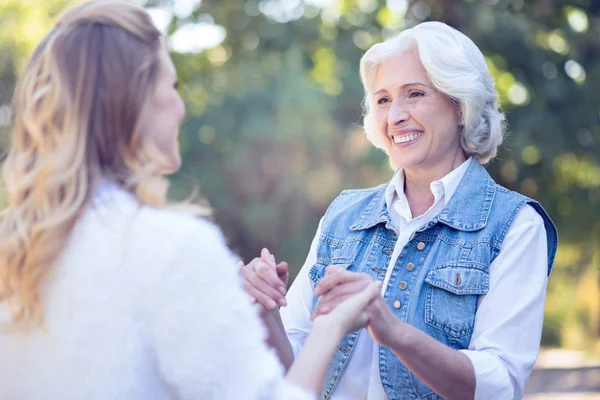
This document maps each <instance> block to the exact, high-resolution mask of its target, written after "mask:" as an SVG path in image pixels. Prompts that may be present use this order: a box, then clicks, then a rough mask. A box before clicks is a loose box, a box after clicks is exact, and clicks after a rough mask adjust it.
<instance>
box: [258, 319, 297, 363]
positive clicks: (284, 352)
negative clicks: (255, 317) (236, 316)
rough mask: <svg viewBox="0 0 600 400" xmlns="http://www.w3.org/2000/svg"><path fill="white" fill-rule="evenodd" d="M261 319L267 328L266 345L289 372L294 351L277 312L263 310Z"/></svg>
mask: <svg viewBox="0 0 600 400" xmlns="http://www.w3.org/2000/svg"><path fill="white" fill-rule="evenodd" d="M261 318H262V320H263V323H264V325H265V327H266V328H267V335H268V336H267V345H268V346H269V347H270V348H272V349H274V350H275V352H276V353H277V357H279V361H280V362H281V364H282V365H283V367H284V368H285V370H286V371H287V370H289V368H290V366H291V365H292V363H293V362H294V351H293V350H292V345H291V344H290V341H289V339H288V337H287V333H286V332H285V327H284V326H283V322H282V321H281V315H280V314H279V310H277V309H274V310H263V311H261Z"/></svg>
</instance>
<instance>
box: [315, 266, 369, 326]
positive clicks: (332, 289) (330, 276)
mask: <svg viewBox="0 0 600 400" xmlns="http://www.w3.org/2000/svg"><path fill="white" fill-rule="evenodd" d="M372 282H373V279H371V277H370V276H369V275H367V274H357V273H354V272H350V271H346V270H345V269H342V268H338V267H327V269H326V271H325V276H324V277H323V278H322V279H321V280H320V281H319V285H318V286H317V287H316V288H315V291H314V295H315V296H321V299H320V300H319V302H318V304H317V307H316V308H315V311H314V313H313V319H314V318H315V317H317V316H318V315H322V314H327V313H328V312H330V311H331V310H333V309H334V308H335V307H337V306H338V305H339V304H341V303H342V302H343V301H344V300H346V299H347V298H349V297H350V296H352V295H354V294H356V293H360V292H361V291H362V290H364V289H365V288H366V287H367V286H369V285H370V284H371V283H372Z"/></svg>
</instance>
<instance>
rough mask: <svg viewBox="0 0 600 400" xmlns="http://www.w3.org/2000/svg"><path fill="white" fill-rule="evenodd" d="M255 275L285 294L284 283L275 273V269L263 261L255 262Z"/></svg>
mask: <svg viewBox="0 0 600 400" xmlns="http://www.w3.org/2000/svg"><path fill="white" fill-rule="evenodd" d="M254 271H255V272H256V275H258V276H259V277H261V278H262V280H263V281H265V282H266V283H267V284H268V285H269V286H270V287H272V288H273V289H275V290H277V291H278V292H279V293H280V294H281V295H282V296H283V295H285V283H284V282H283V281H282V280H281V279H280V278H279V275H277V270H276V269H275V268H274V267H271V266H270V265H267V264H266V263H264V262H260V263H257V264H256V266H255V267H254Z"/></svg>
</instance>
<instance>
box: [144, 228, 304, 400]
mask: <svg viewBox="0 0 600 400" xmlns="http://www.w3.org/2000/svg"><path fill="white" fill-rule="evenodd" d="M171 260H172V261H171V263H170V265H168V266H166V268H165V269H164V270H163V271H161V273H160V274H159V276H160V277H159V278H158V279H157V281H156V284H155V286H156V287H154V288H149V291H150V292H152V293H151V295H150V296H149V297H150V299H151V300H150V301H149V305H150V307H149V308H148V310H149V311H148V312H149V320H150V326H149V330H150V332H151V337H152V339H151V340H152V344H153V348H154V353H155V357H156V361H157V364H158V370H159V373H160V375H161V377H162V379H163V380H164V382H165V383H166V384H167V385H168V387H169V388H170V390H171V391H172V392H173V394H175V397H176V398H181V399H186V400H188V399H286V400H308V399H314V398H315V397H314V396H313V395H312V394H310V393H307V392H305V391H304V390H303V389H301V388H298V387H295V386H292V385H290V384H288V383H287V382H286V381H284V378H283V368H282V367H281V365H280V364H279V361H278V360H277V358H276V356H275V354H274V353H273V352H272V351H271V350H270V349H268V348H267V347H266V345H265V342H264V339H265V335H266V332H265V329H264V328H263V326H262V325H261V322H260V319H259V316H258V313H257V311H256V310H255V309H254V308H253V307H252V305H251V302H250V298H249V296H248V295H246V294H245V292H243V290H242V288H241V286H240V283H241V280H240V278H239V276H238V272H237V267H236V266H235V258H234V257H233V255H232V254H231V253H230V252H229V250H228V249H227V247H226V246H225V244H224V241H223V239H222V236H221V234H220V232H219V231H218V229H217V228H216V227H214V226H213V225H211V224H209V223H208V222H200V223H198V224H197V225H196V226H195V227H194V228H193V229H192V230H191V231H190V232H188V233H187V234H186V235H184V237H182V238H179V239H177V243H176V244H175V246H174V247H173V254H172V256H171Z"/></svg>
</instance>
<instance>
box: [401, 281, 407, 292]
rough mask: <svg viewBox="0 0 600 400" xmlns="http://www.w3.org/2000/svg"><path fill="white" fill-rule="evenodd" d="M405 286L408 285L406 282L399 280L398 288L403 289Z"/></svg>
mask: <svg viewBox="0 0 600 400" xmlns="http://www.w3.org/2000/svg"><path fill="white" fill-rule="evenodd" d="M406 286H408V285H407V284H406V282H404V281H402V282H400V289H402V290H404V289H406Z"/></svg>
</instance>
